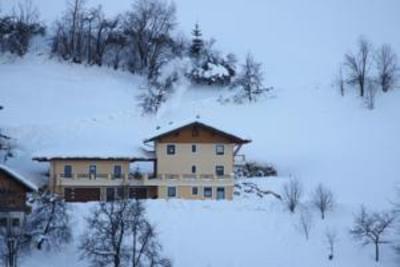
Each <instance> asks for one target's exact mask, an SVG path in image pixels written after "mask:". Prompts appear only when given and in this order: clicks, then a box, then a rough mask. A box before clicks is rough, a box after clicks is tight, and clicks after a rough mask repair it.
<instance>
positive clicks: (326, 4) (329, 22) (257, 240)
mask: <svg viewBox="0 0 400 267" xmlns="http://www.w3.org/2000/svg"><path fill="white" fill-rule="evenodd" d="M10 2H13V1H4V0H0V3H1V5H2V7H3V8H7V7H9V5H10ZM33 2H34V3H36V4H37V5H38V6H39V9H40V12H41V14H42V17H43V19H44V20H45V21H46V22H51V21H52V20H53V19H54V18H56V17H57V16H58V14H61V12H62V10H63V8H64V1H45V0H35V1H33ZM88 2H89V3H90V4H93V5H94V4H97V3H102V4H103V6H104V10H106V11H107V12H109V13H110V14H116V13H118V12H121V11H124V10H126V9H127V8H128V7H129V4H130V1H129V0H119V1H118V5H117V4H115V1H113V2H111V1H105V0H95V1H88ZM215 2H216V1H211V0H205V1H196V3H193V1H184V0H179V1H176V3H177V8H178V20H179V23H180V26H179V28H180V29H182V30H183V31H184V32H185V33H189V31H190V29H191V28H192V25H193V24H194V22H196V21H199V22H200V24H201V26H202V28H203V31H204V32H205V35H206V37H215V38H216V39H217V41H218V42H217V46H218V47H219V48H221V49H223V50H224V51H233V52H235V53H237V54H238V55H239V56H241V57H243V56H244V54H245V53H246V52H247V51H249V50H251V51H253V54H254V56H255V57H256V58H257V59H258V60H261V61H262V62H263V64H264V67H265V71H266V83H267V84H268V85H269V84H271V85H273V86H274V87H275V88H276V90H275V92H274V95H273V96H271V97H270V98H269V99H267V100H265V101H261V102H259V103H256V104H252V105H241V106H236V105H231V104H228V105H221V104H219V103H218V102H217V98H218V96H219V94H223V93H224V92H219V93H216V92H215V89H207V88H185V90H184V91H182V92H180V93H179V94H176V95H175V96H174V98H173V99H171V100H170V101H169V102H168V103H167V104H166V105H165V107H164V108H163V109H162V110H161V112H160V113H159V114H158V115H157V116H154V117H153V116H145V117H143V116H141V114H140V111H139V109H138V108H137V105H136V101H137V100H136V97H137V95H139V94H140V92H141V89H140V83H141V78H140V77H135V76H133V75H131V74H130V73H127V72H120V71H118V72H115V71H113V70H111V69H105V68H97V67H90V68H89V67H84V66H78V65H72V64H66V63H60V62H57V61H56V60H53V59H49V58H48V57H47V56H45V55H40V53H39V51H37V50H34V51H32V52H31V53H30V54H29V55H27V56H26V57H25V58H24V59H16V60H14V59H10V58H8V57H0V104H1V105H4V106H5V109H4V110H3V111H1V112H0V122H1V125H2V126H4V127H5V128H7V130H8V131H9V133H10V135H12V136H13V137H15V138H16V139H17V140H18V151H17V157H16V158H15V159H12V160H10V161H9V162H8V164H9V165H11V166H13V167H15V168H16V169H17V170H19V171H20V172H21V173H23V174H26V175H28V176H29V177H30V178H31V179H32V180H35V181H36V182H37V183H45V182H46V180H45V178H44V176H43V173H44V171H45V170H46V166H45V165H43V164H39V163H33V162H31V160H30V158H31V157H32V155H36V154H40V153H43V152H46V151H56V150H63V151H68V150H69V151H76V150H79V149H85V150H86V151H88V152H91V153H104V152H107V153H113V152H114V153H123V154H125V153H133V154H134V153H135V149H136V146H137V145H140V144H141V142H142V140H143V139H144V138H146V137H148V136H149V134H150V133H151V132H152V131H153V130H154V128H155V127H156V126H157V125H160V124H165V123H166V122H169V121H178V120H181V119H188V118H194V117H195V116H196V115H200V116H201V118H203V119H205V120H207V121H211V122H214V123H215V124H216V125H217V126H222V127H224V128H228V129H234V130H235V132H239V133H241V134H243V135H244V136H250V137H251V139H252V140H253V142H252V143H251V144H249V145H247V146H245V147H244V148H243V150H242V152H243V153H245V154H246V156H247V159H250V160H257V161H260V162H268V163H271V164H273V165H274V166H276V168H277V170H278V173H279V176H280V177H289V176H292V177H293V176H294V177H297V178H298V179H300V180H301V181H302V182H303V183H304V187H305V190H306V192H305V193H306V197H305V200H307V198H308V197H309V193H310V192H311V191H312V190H313V189H314V188H315V186H316V185H317V184H318V183H320V182H322V183H323V184H325V185H326V186H328V187H329V188H331V189H332V191H333V192H334V194H335V196H336V198H337V202H338V205H337V208H336V210H335V212H334V213H331V214H328V218H327V220H326V221H324V222H323V221H321V220H320V219H319V218H318V216H317V214H316V213H315V214H314V217H315V218H314V226H313V228H312V230H311V236H310V240H308V241H306V239H305V237H304V235H303V234H302V233H301V232H300V231H299V230H298V229H297V228H298V227H297V226H296V225H297V224H298V217H297V215H294V216H292V215H290V214H288V213H287V212H285V211H284V210H283V208H282V205H281V204H280V203H279V201H277V200H275V199H273V198H272V197H267V198H265V199H257V198H252V197H251V198H248V199H247V198H243V197H237V198H236V199H235V200H234V201H232V202H225V201H222V202H209V201H178V200H176V201H161V200H151V201H147V202H146V205H147V207H148V215H149V218H150V219H151V221H152V222H154V223H155V225H156V226H157V229H158V231H159V233H160V237H161V241H162V243H163V245H164V248H165V251H166V254H167V255H169V256H170V257H171V258H172V259H173V261H174V263H175V264H176V266H177V267H186V266H205V267H214V266H215V267H217V266H218V267H220V266H226V267H228V266H229V267H241V266H274V267H279V266H282V267H292V266H307V267H321V266H338V267H339V266H340V267H347V266H348V267H354V266H365V267H368V266H385V267H386V266H387V267H391V266H398V265H397V264H396V261H395V260H396V256H395V254H394V253H393V251H392V250H391V249H390V246H386V247H385V248H384V249H383V250H382V262H381V263H380V264H379V265H376V264H375V263H374V261H373V249H372V247H360V246H359V245H358V244H357V243H356V242H354V241H353V240H351V239H350V238H349V235H348V231H349V228H350V227H351V226H352V221H353V214H354V212H356V211H357V210H358V207H359V205H360V204H365V205H366V206H367V207H371V208H375V209H388V208H390V207H391V206H390V201H391V200H393V199H394V197H395V187H396V185H397V184H398V183H399V182H400V174H399V173H400V172H399V170H400V169H399V162H400V157H399V155H400V142H399V136H400V105H399V101H400V90H397V91H394V92H391V93H390V95H385V96H382V95H379V96H378V98H377V103H376V106H377V108H376V109H375V110H374V111H368V110H367V109H366V108H365V107H364V105H363V103H362V101H361V100H360V99H358V98H357V97H355V96H353V95H351V94H350V95H349V96H347V97H345V98H341V97H340V96H339V95H338V94H337V92H336V91H334V89H333V88H332V87H331V83H332V80H333V77H334V74H335V73H336V71H337V66H338V64H339V63H340V61H341V60H342V57H343V54H344V53H345V52H346V51H347V50H348V49H351V48H353V45H354V42H355V41H356V39H357V38H358V36H359V35H360V34H364V35H366V36H367V37H368V38H370V39H371V40H372V41H373V42H374V43H376V44H377V45H379V44H381V43H385V42H387V43H390V44H391V45H392V46H393V47H394V49H395V50H396V51H397V53H400V35H399V34H398V25H400V17H399V16H398V10H400V6H399V2H398V0H385V1H378V0H370V1H364V0H352V1H346V0H340V1H334V0H329V1H316V0H315V1H311V0H310V1H288V0H284V1H261V0H258V1H252V3H251V4H249V1H244V0H239V1H228V0H222V1H218V2H217V3H215ZM211 6H212V10H210V7H211ZM221 14H223V19H220V16H221ZM82 147H84V148H82ZM283 180H287V178H276V179H275V180H269V179H268V180H256V182H257V183H260V185H261V186H262V187H263V188H266V189H273V190H276V191H279V190H281V185H282V183H283ZM88 206H90V204H82V205H72V213H73V214H74V229H76V231H75V232H74V236H75V237H78V236H79V234H80V232H81V230H82V229H83V227H84V223H83V222H84V220H83V217H84V216H85V215H87V214H88V211H89V210H90V209H88ZM75 215H76V216H75ZM328 228H330V229H331V228H334V229H336V231H337V232H338V238H339V240H338V243H337V251H336V256H335V259H334V261H332V262H330V261H328V260H327V256H328V252H327V247H326V246H327V244H326V242H325V240H324V233H325V231H326V229H328ZM75 245H76V243H74V244H72V245H71V246H68V247H67V248H65V249H64V250H62V251H61V252H58V253H43V254H34V255H32V256H30V257H28V258H26V260H25V261H24V263H23V266H24V267H37V266H41V267H50V266H60V267H63V266H87V263H86V262H84V261H79V255H78V254H77V248H76V246H75ZM55 263H57V264H56V265H55Z"/></svg>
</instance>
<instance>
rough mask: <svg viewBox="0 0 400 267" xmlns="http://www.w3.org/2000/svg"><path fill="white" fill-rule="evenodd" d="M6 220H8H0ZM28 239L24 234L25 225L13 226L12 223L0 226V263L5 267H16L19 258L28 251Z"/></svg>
mask: <svg viewBox="0 0 400 267" xmlns="http://www.w3.org/2000/svg"><path fill="white" fill-rule="evenodd" d="M2 219H3V220H8V221H9V219H10V218H7V217H6V218H2ZM28 244H29V239H28V238H27V236H26V233H25V224H24V223H20V224H19V225H13V223H12V222H8V223H6V224H5V225H4V226H0V263H3V265H2V266H5V267H17V266H18V263H19V261H20V258H21V256H22V255H23V254H25V253H26V252H27V251H28V248H29V246H28Z"/></svg>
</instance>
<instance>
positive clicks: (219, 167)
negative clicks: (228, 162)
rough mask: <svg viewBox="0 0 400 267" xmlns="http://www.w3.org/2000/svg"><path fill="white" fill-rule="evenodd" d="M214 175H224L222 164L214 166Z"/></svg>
mask: <svg viewBox="0 0 400 267" xmlns="http://www.w3.org/2000/svg"><path fill="white" fill-rule="evenodd" d="M215 175H217V176H224V175H225V171H224V166H222V165H217V166H215Z"/></svg>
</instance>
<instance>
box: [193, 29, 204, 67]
mask: <svg viewBox="0 0 400 267" xmlns="http://www.w3.org/2000/svg"><path fill="white" fill-rule="evenodd" d="M192 36H193V39H192V45H191V46H190V56H191V57H192V58H195V59H196V60H198V59H199V58H200V55H201V52H202V51H203V48H204V41H203V39H202V34H201V30H200V27H199V24H198V23H196V24H195V26H194V29H193V31H192Z"/></svg>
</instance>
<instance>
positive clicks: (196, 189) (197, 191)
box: [192, 186, 199, 196]
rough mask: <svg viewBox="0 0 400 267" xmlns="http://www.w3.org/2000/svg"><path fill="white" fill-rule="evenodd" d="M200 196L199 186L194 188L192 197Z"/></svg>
mask: <svg viewBox="0 0 400 267" xmlns="http://www.w3.org/2000/svg"><path fill="white" fill-rule="evenodd" d="M198 194H199V188H198V187H197V186H195V187H192V195H193V196H197V195H198Z"/></svg>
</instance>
